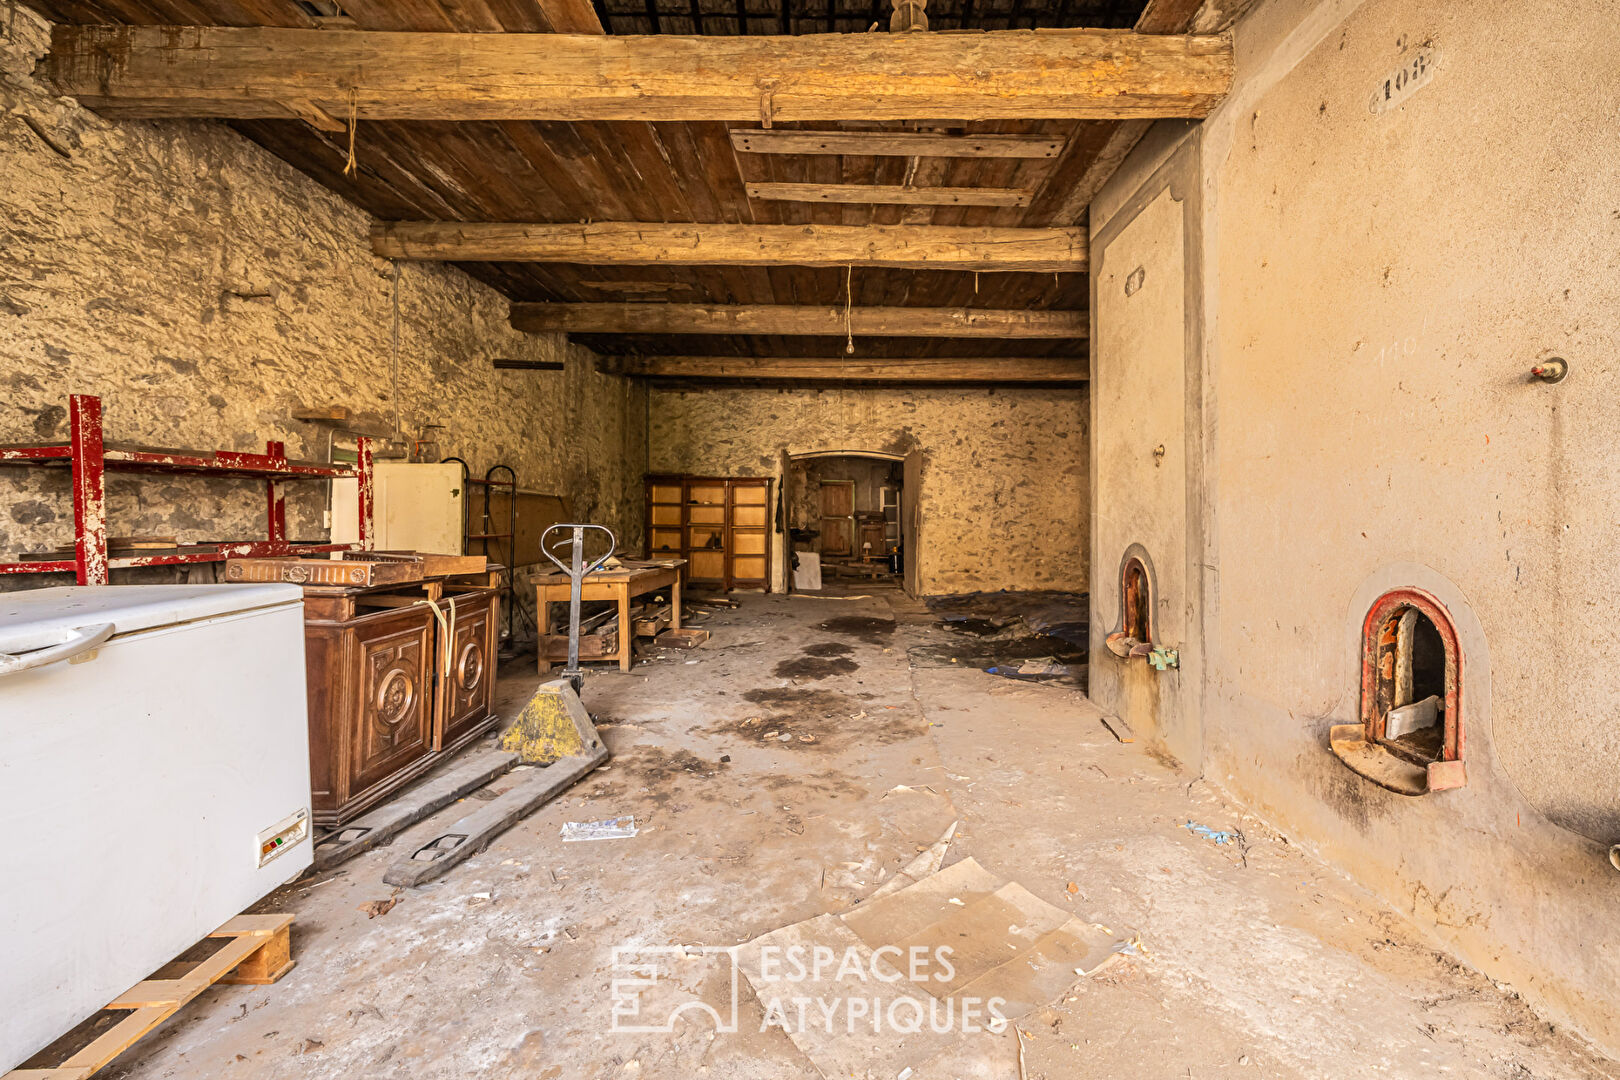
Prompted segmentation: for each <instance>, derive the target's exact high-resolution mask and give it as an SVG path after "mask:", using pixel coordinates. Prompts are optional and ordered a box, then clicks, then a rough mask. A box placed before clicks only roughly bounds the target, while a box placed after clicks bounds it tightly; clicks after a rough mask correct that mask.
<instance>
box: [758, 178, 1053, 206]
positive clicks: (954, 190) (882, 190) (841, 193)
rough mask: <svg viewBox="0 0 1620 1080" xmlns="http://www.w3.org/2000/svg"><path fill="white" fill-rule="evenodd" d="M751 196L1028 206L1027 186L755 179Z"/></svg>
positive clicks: (778, 199)
mask: <svg viewBox="0 0 1620 1080" xmlns="http://www.w3.org/2000/svg"><path fill="white" fill-rule="evenodd" d="M747 189H748V197H749V198H750V199H766V200H769V201H771V202H807V203H853V204H856V205H863V206H864V205H874V206H876V205H884V206H1028V205H1029V201H1030V199H1031V198H1032V197H1033V195H1034V193H1033V192H1031V191H1029V190H1027V189H1025V188H988V187H986V188H981V187H907V186H905V185H904V184H788V183H751V184H749V185H748V186H747Z"/></svg>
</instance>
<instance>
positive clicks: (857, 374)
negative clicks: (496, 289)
mask: <svg viewBox="0 0 1620 1080" xmlns="http://www.w3.org/2000/svg"><path fill="white" fill-rule="evenodd" d="M606 359H607V358H605V357H604V360H606ZM613 359H614V361H615V362H614V363H613V365H612V366H611V367H610V368H608V370H612V371H614V372H615V373H616V374H621V375H630V376H634V377H638V378H646V379H728V380H764V381H779V380H789V381H795V382H895V383H906V382H920V383H941V382H943V383H984V384H1000V383H1062V384H1066V385H1072V384H1077V383H1083V382H1085V381H1086V380H1087V378H1088V361H1087V360H1086V358H1085V357H1066V356H1025V357H1017V356H990V357H982V358H959V357H934V356H930V357H912V358H907V359H899V360H879V359H851V358H848V357H819V356H816V357H808V356H779V357H759V356H638V357H615V358H613Z"/></svg>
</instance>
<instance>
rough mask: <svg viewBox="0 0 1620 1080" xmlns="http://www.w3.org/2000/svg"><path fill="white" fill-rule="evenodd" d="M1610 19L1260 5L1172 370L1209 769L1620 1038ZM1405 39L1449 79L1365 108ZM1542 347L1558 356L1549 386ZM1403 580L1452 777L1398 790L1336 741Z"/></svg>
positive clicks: (1558, 1013)
mask: <svg viewBox="0 0 1620 1080" xmlns="http://www.w3.org/2000/svg"><path fill="white" fill-rule="evenodd" d="M1617 36H1620V5H1615V4H1614V3H1612V2H1610V0H1571V2H1569V3H1553V2H1551V0H1537V2H1525V0H1441V2H1434V0H1430V2H1419V0H1324V2H1306V0H1265V2H1262V3H1261V4H1259V5H1258V6H1257V7H1256V8H1255V9H1254V10H1252V11H1251V12H1250V14H1249V15H1248V16H1246V17H1245V19H1244V20H1243V21H1242V22H1240V23H1239V25H1238V28H1237V32H1236V47H1237V54H1238V77H1237V81H1236V84H1235V86H1234V90H1233V93H1232V95H1231V96H1230V97H1229V99H1228V100H1227V102H1226V103H1225V104H1224V105H1223V106H1222V107H1221V109H1220V110H1218V111H1217V113H1216V114H1215V115H1214V116H1212V117H1211V118H1210V119H1209V120H1208V121H1206V122H1205V124H1204V125H1203V127H1202V130H1201V131H1200V132H1199V133H1197V135H1196V136H1195V138H1196V139H1197V141H1198V144H1199V153H1200V156H1201V160H1202V165H1201V168H1202V173H1203V174H1202V190H1203V209H1202V214H1201V217H1200V218H1199V220H1198V223H1197V226H1198V227H1197V228H1196V229H1195V230H1194V234H1195V235H1194V242H1195V243H1196V244H1197V245H1198V251H1199V254H1198V258H1199V259H1200V261H1201V263H1202V273H1203V286H1202V288H1203V293H1202V317H1203V322H1204V327H1205V331H1204V338H1203V341H1202V343H1201V346H1202V347H1201V348H1198V349H1194V350H1191V352H1190V355H1189V374H1193V373H1196V374H1197V375H1198V376H1199V377H1200V378H1202V379H1203V380H1204V386H1205V393H1204V396H1203V399H1202V400H1201V402H1200V407H1199V409H1198V410H1197V411H1196V412H1195V413H1194V414H1193V422H1194V423H1195V424H1196V427H1197V441H1198V446H1197V448H1196V452H1197V455H1198V457H1199V458H1200V459H1201V460H1200V462H1198V463H1196V464H1199V465H1200V467H1201V468H1202V469H1203V470H1204V477H1205V478H1204V480H1203V481H1202V482H1201V483H1200V485H1199V488H1200V492H1201V497H1202V499H1203V500H1204V502H1205V508H1204V510H1203V511H1202V518H1201V520H1197V521H1193V522H1191V523H1190V525H1189V533H1190V535H1191V534H1192V533H1193V532H1196V531H1197V530H1199V529H1202V530H1203V532H1204V539H1203V541H1202V542H1201V543H1202V545H1203V547H1202V550H1201V552H1200V553H1199V554H1198V556H1197V559H1196V561H1197V562H1199V563H1201V564H1202V565H1203V566H1204V567H1205V570H1204V573H1203V577H1202V580H1201V582H1200V583H1199V585H1198V589H1197V594H1196V597H1195V600H1194V605H1195V607H1196V608H1197V610H1196V612H1195V617H1194V618H1193V619H1192V620H1191V621H1190V622H1189V628H1188V637H1189V641H1192V642H1194V643H1196V644H1198V645H1200V646H1201V647H1202V648H1203V650H1204V652H1205V656H1206V661H1207V674H1206V676H1205V678H1204V681H1203V686H1202V692H1201V702H1202V704H1201V709H1202V724H1203V731H1204V744H1205V754H1204V758H1203V769H1204V772H1205V773H1206V775H1208V776H1209V777H1210V778H1211V779H1213V780H1215V781H1216V782H1218V783H1221V784H1224V785H1225V786H1226V787H1228V788H1229V789H1230V790H1232V791H1233V792H1234V793H1236V794H1237V795H1238V796H1240V797H1241V798H1243V799H1244V800H1246V801H1247V802H1249V803H1250V804H1251V805H1253V806H1255V807H1256V808H1258V809H1259V810H1261V811H1262V812H1264V813H1266V814H1267V815H1268V816H1270V817H1271V818H1272V819H1273V820H1274V821H1275V822H1276V823H1278V824H1279V825H1281V826H1282V827H1283V828H1285V829H1287V830H1288V832H1289V833H1290V835H1291V836H1293V837H1295V838H1296V839H1300V840H1303V841H1304V842H1306V843H1309V844H1312V845H1314V846H1316V847H1317V848H1319V849H1320V850H1321V851H1323V852H1324V853H1325V854H1326V855H1327V856H1328V857H1329V858H1331V859H1333V860H1334V861H1336V862H1337V863H1339V864H1340V865H1342V866H1343V867H1345V868H1346V869H1347V870H1348V871H1349V872H1350V873H1352V874H1353V875H1354V876H1355V877H1356V878H1357V879H1358V880H1360V881H1361V882H1363V883H1365V884H1366V885H1368V886H1369V887H1371V888H1373V889H1374V890H1376V891H1377V892H1379V893H1380V894H1382V895H1383V896H1385V897H1386V898H1387V899H1388V900H1390V901H1391V902H1393V903H1395V904H1397V905H1399V906H1400V907H1401V908H1403V909H1404V910H1406V911H1407V912H1409V913H1410V914H1411V915H1412V916H1413V917H1414V918H1415V919H1416V920H1417V921H1418V922H1419V923H1420V924H1422V925H1425V926H1427V927H1429V928H1430V929H1431V930H1432V931H1433V933H1434V934H1435V936H1436V937H1437V938H1438V939H1439V940H1441V941H1442V942H1444V943H1445V944H1446V945H1447V946H1448V947H1449V948H1451V949H1453V950H1455V951H1456V952H1458V953H1460V954H1461V955H1462V956H1463V957H1464V958H1466V959H1467V960H1468V961H1470V962H1471V963H1473V964H1475V965H1477V966H1479V967H1480V968H1482V969H1483V970H1485V971H1486V972H1487V973H1489V974H1491V975H1492V976H1493V977H1495V978H1497V979H1499V980H1504V981H1506V982H1508V983H1511V984H1512V985H1513V986H1514V987H1515V988H1516V989H1518V990H1520V991H1521V992H1522V993H1524V994H1525V995H1526V997H1527V998H1529V999H1530V1000H1532V1001H1533V1002H1535V1003H1536V1004H1537V1005H1538V1006H1539V1007H1541V1008H1543V1009H1544V1010H1546V1011H1548V1012H1549V1013H1550V1014H1551V1015H1553V1016H1555V1017H1558V1018H1561V1019H1564V1020H1566V1021H1569V1022H1572V1023H1574V1024H1576V1025H1578V1026H1580V1027H1581V1028H1583V1029H1584V1030H1586V1031H1587V1032H1588V1033H1589V1034H1591V1035H1592V1036H1594V1037H1595V1038H1597V1039H1598V1040H1599V1041H1600V1042H1602V1043H1603V1044H1604V1045H1605V1046H1606V1047H1608V1048H1609V1049H1610V1050H1611V1051H1614V1050H1620V1014H1617V1013H1616V1011H1615V1009H1614V1007H1613V1006H1614V1003H1615V1002H1616V1001H1617V1000H1620V948H1617V946H1616V943H1615V942H1614V940H1613V935H1612V934H1610V933H1609V932H1608V929H1607V928H1608V927H1609V926H1611V925H1612V922H1613V911H1614V898H1615V895H1616V889H1617V888H1620V877H1617V875H1616V874H1615V872H1614V871H1613V870H1612V869H1611V868H1610V867H1609V865H1608V863H1607V861H1606V860H1605V859H1604V857H1603V847H1602V845H1601V844H1600V843H1599V841H1600V840H1609V841H1612V840H1620V727H1617V725H1616V724H1615V723H1614V720H1613V716H1614V714H1615V712H1616V710H1617V708H1620V670H1617V669H1616V668H1615V667H1614V665H1612V664H1611V663H1609V662H1608V658H1609V657H1611V656H1613V655H1614V654H1615V653H1616V647H1617V646H1620V625H1617V623H1616V620H1615V619H1614V618H1613V615H1612V609H1613V608H1614V607H1615V606H1616V602H1617V601H1620V564H1617V563H1616V561H1615V559H1614V557H1613V548H1614V538H1615V522H1616V521H1617V520H1620V471H1617V469H1616V450H1615V447H1616V446H1617V445H1620V404H1617V402H1620V394H1617V389H1620V387H1617V385H1616V382H1617V370H1616V361H1615V360H1614V357H1615V356H1616V355H1617V353H1620V319H1617V318H1616V314H1617V312H1620V171H1617V170H1616V168H1615V160H1616V156H1615V138H1614V131H1615V118H1616V117H1617V116H1620V66H1617V65H1616V64H1615V62H1614V51H1613V42H1614V41H1615V40H1616V38H1617ZM1422 46H1432V47H1433V48H1435V49H1437V50H1438V54H1439V63H1438V66H1437V69H1436V74H1435V76H1434V78H1433V80H1432V81H1431V82H1430V83H1428V85H1426V86H1424V87H1423V88H1421V89H1419V90H1418V91H1417V92H1416V93H1415V94H1413V95H1412V96H1411V97H1410V98H1408V99H1407V100H1406V101H1405V102H1404V103H1403V104H1401V105H1400V106H1398V107H1397V108H1395V109H1393V110H1391V111H1388V112H1385V113H1383V114H1376V113H1375V112H1374V111H1373V110H1372V109H1371V108H1370V106H1369V102H1370V99H1371V97H1372V95H1373V93H1374V91H1375V89H1376V88H1377V87H1378V86H1379V84H1380V83H1381V82H1382V80H1383V79H1384V77H1385V76H1386V75H1387V74H1389V73H1390V72H1392V71H1393V70H1395V69H1396V68H1397V67H1398V66H1400V65H1402V64H1403V63H1406V62H1408V61H1409V60H1410V58H1411V56H1412V54H1413V51H1414V50H1415V49H1417V48H1419V47H1422ZM1160 149H1161V150H1162V147H1161V148H1160ZM1144 152H1146V151H1144ZM1141 164H1142V163H1140V162H1139V163H1138V166H1139V167H1138V168H1137V169H1136V170H1135V171H1134V172H1131V173H1128V175H1126V176H1124V177H1122V178H1121V180H1120V182H1119V183H1120V184H1123V185H1130V186H1128V187H1125V188H1123V189H1121V188H1118V187H1116V189H1114V190H1111V191H1110V192H1107V193H1105V196H1104V198H1103V199H1100V200H1099V206H1101V205H1104V204H1106V205H1107V206H1108V207H1109V208H1111V209H1112V208H1117V207H1121V206H1124V205H1125V204H1126V203H1127V202H1128V201H1129V198H1130V197H1131V192H1132V190H1133V188H1134V187H1136V186H1139V185H1140V181H1141V176H1142V174H1143V171H1144V170H1143V168H1142V167H1140V166H1141ZM1096 209H1097V208H1096V207H1094V211H1095V210H1096ZM1094 216H1095V215H1094ZM1095 227H1097V225H1096V223H1095V222H1094V228H1095ZM1551 355H1559V356H1563V357H1567V358H1569V360H1570V361H1571V363H1572V366H1573V373H1572V374H1571V375H1570V377H1569V378H1568V379H1567V380H1566V381H1565V382H1563V383H1561V384H1558V385H1556V386H1548V385H1543V384H1540V383H1537V382H1534V381H1532V380H1531V379H1530V378H1529V377H1528V371H1529V368H1530V367H1531V365H1532V364H1533V363H1535V362H1536V361H1538V360H1541V359H1544V358H1546V357H1548V356H1551ZM1110 362H1111V358H1110V357H1109V356H1108V355H1106V354H1101V353H1099V356H1098V358H1097V363H1098V364H1099V365H1100V366H1102V365H1107V364H1108V363H1110ZM1099 445H1100V446H1101V450H1100V451H1099V453H1100V454H1101V453H1108V452H1109V448H1108V444H1107V442H1106V440H1102V441H1100V443H1099ZM1101 465H1102V463H1101V462H1099V466H1101ZM1102 509H1103V508H1099V512H1102ZM1099 572H1101V570H1100V569H1099ZM1399 585H1415V586H1418V587H1422V588H1426V589H1428V590H1430V591H1431V592H1433V593H1434V594H1435V595H1437V596H1438V597H1440V599H1441V600H1442V601H1443V602H1444V603H1445V604H1446V605H1447V606H1448V607H1449V608H1450V609H1451V611H1452V614H1453V616H1454V617H1455V618H1456V621H1457V623H1458V629H1459V632H1460V633H1461V635H1462V638H1463V653H1464V677H1463V695H1464V700H1463V722H1464V728H1465V735H1466V740H1467V748H1466V754H1465V760H1466V763H1467V770H1468V785H1467V786H1466V787H1465V788H1463V789H1461V790H1457V791H1451V792H1444V793H1435V794H1430V795H1426V796H1422V797H1418V798H1406V797H1403V796H1399V795H1394V794H1391V793H1389V792H1386V791H1384V790H1383V789H1381V788H1378V787H1376V786H1374V785H1372V784H1370V783H1368V782H1366V781H1364V780H1362V779H1360V778H1359V777H1357V776H1355V775H1354V774H1352V773H1350V772H1349V771H1348V770H1347V769H1345V768H1344V767H1343V766H1342V765H1341V764H1340V763H1339V762H1338V760H1337V759H1336V758H1334V757H1333V756H1332V754H1331V753H1330V752H1329V750H1328V746H1327V729H1328V727H1329V726H1330V725H1331V724H1334V723H1346V722H1351V721H1353V720H1354V718H1355V717H1356V713H1357V708H1358V678H1359V659H1358V655H1357V631H1358V630H1359V624H1360V621H1361V619H1362V617H1363V616H1364V614H1365V612H1366V610H1367V607H1368V605H1370V604H1371V602H1372V601H1373V600H1374V599H1375V598H1376V597H1377V596H1378V595H1379V593H1380V592H1381V591H1383V590H1385V589H1388V588H1392V587H1395V586H1399Z"/></svg>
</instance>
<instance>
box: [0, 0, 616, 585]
mask: <svg viewBox="0 0 1620 1080" xmlns="http://www.w3.org/2000/svg"><path fill="white" fill-rule="evenodd" d="M15 26H16V31H17V33H16V37H15V38H13V39H11V40H0V388H3V392H0V442H30V441H40V440H48V439H56V438H64V437H65V435H66V432H67V414H66V407H67V399H68V395H69V394H72V393H88V394H97V395H100V396H101V398H102V404H103V408H104V424H105V430H106V433H107V438H108V439H111V440H117V441H123V442H133V443H141V444H146V445H157V446H170V447H187V448H197V449H237V450H260V451H262V450H263V449H264V444H265V442H266V441H267V440H281V441H284V442H285V443H286V444H287V450H288V453H289V454H290V455H292V456H294V457H301V458H305V459H310V460H326V457H327V452H328V448H327V438H328V432H327V430H326V429H325V428H320V427H317V426H315V425H311V424H308V423H303V422H300V421H297V420H294V419H293V418H292V414H293V412H294V411H296V410H298V409H301V408H312V407H323V406H329V405H343V406H347V407H348V408H349V409H350V410H351V413H352V414H355V415H357V416H359V417H360V418H362V419H365V420H369V421H371V422H373V423H378V424H383V425H385V426H388V427H391V426H392V425H393V424H394V422H395V419H396V413H397V417H398V421H399V423H400V426H401V427H402V428H403V430H404V431H405V433H406V434H407V435H415V434H417V433H418V432H420V431H421V430H422V429H423V427H424V426H425V425H428V424H440V425H443V427H442V428H440V429H437V430H435V431H432V432H431V433H430V434H431V435H432V437H433V438H435V439H436V441H437V448H436V454H435V458H437V457H439V456H447V455H456V456H460V457H463V458H465V459H466V460H467V461H468V462H469V463H470V465H471V466H472V468H473V470H474V475H478V476H481V475H482V474H483V471H484V469H485V468H487V467H488V466H490V465H492V464H494V463H496V462H505V463H507V464H510V465H511V466H513V467H514V468H515V469H516V471H517V475H518V480H519V482H520V484H521V485H522V486H523V487H525V488H529V489H531V490H538V491H544V492H552V493H559V494H564V495H568V496H569V497H571V498H572V500H573V504H574V508H575V512H576V513H577V514H578V515H579V516H581V517H582V518H584V519H586V520H593V521H602V522H605V523H607V524H610V525H612V526H613V527H614V529H615V530H616V531H619V530H623V532H621V535H627V536H628V537H629V538H630V540H631V541H632V542H633V543H634V544H635V545H636V546H637V547H639V545H640V539H639V538H640V533H641V528H642V518H643V512H642V508H641V503H642V496H641V472H642V466H643V463H644V461H645V455H646V449H645V447H646V443H645V409H646V406H645V392H644V391H643V390H642V389H641V388H640V387H639V386H638V385H637V384H635V383H633V382H631V381H630V380H626V379H622V378H618V377H613V376H605V375H599V374H596V373H595V372H594V371H593V370H592V367H591V364H590V362H589V356H590V354H589V353H588V352H586V351H585V350H583V349H580V348H577V347H573V346H570V345H568V344H567V343H566V342H565V341H564V339H563V338H562V337H561V336H560V335H546V336H541V335H529V334H519V333H515V332H513V331H512V330H511V329H510V328H509V327H508V326H507V325H506V303H505V301H504V299H503V298H502V297H500V296H499V295H497V294H496V293H495V292H494V291H493V290H491V289H489V288H487V287H485V286H484V285H482V284H480V283H478V282H475V281H473V280H472V279H471V278H469V277H467V276H466V275H465V274H462V273H461V272H460V271H457V270H455V269H452V268H450V267H445V266H438V265H434V264H405V265H402V266H401V267H400V280H399V360H398V366H397V372H396V369H395V365H394V362H393V356H392V328H393V305H392V296H393V287H392V286H393V283H392V267H391V265H390V264H389V263H388V262H386V261H385V260H380V259H377V258H374V257H373V256H372V255H371V252H370V245H369V241H368V238H367V227H368V224H369V219H368V218H367V215H365V214H364V213H362V212H361V211H359V210H358V209H356V208H355V207H353V206H351V205H349V204H347V203H345V202H344V201H343V200H342V199H340V198H338V197H337V196H336V195H333V194H331V193H330V192H328V191H326V190H325V189H323V188H321V187H320V186H318V185H317V184H315V183H314V182H313V181H311V180H309V179H308V178H306V177H304V176H303V175H302V174H300V173H298V172H296V171H295V170H294V169H292V168H291V167H290V166H288V165H286V164H284V163H283V162H281V161H279V160H277V159H275V158H273V157H271V156H270V155H269V154H268V153H266V152H265V151H263V150H261V149H260V148H259V147H257V146H255V145H253V144H252V143H250V142H248V141H247V140H246V139H243V138H241V137H240V136H238V135H236V134H235V133H233V132H232V131H230V130H229V129H228V128H226V127H225V126H224V125H221V124H215V123H201V122H184V123H179V122H169V123H134V122H123V123H109V122H106V121H103V120H101V119H100V118H98V117H96V116H95V115H93V114H91V113H89V112H86V111H84V110H82V109H80V108H78V107H77V106H76V105H75V104H74V103H73V102H72V100H71V99H60V98H56V97H53V96H51V95H49V94H48V93H46V92H45V91H44V89H43V88H42V87H40V86H39V85H38V84H36V83H35V82H34V81H33V78H32V71H33V66H34V61H35V58H36V57H37V56H38V55H39V54H41V53H43V52H44V50H45V48H46V44H47V35H46V27H45V24H44V23H43V22H41V21H40V20H38V19H37V18H36V17H35V16H34V15H33V14H31V13H30V12H28V11H27V10H25V9H19V10H18V11H17V12H16V15H15ZM495 357H509V358H515V359H523V360H552V361H562V362H564V364H565V365H566V367H565V370H563V371H561V372H545V371H497V370H494V369H493V368H492V367H491V363H490V362H491V360H492V359H494V358H495ZM396 387H397V394H396ZM108 488H109V490H108V495H109V524H110V532H111V533H112V534H114V535H143V534H144V535H164V536H170V535H172V536H176V537H177V538H178V539H180V540H181V542H186V541H190V540H217V539H252V538H262V537H263V536H264V535H265V532H264V529H265V525H264V513H263V511H264V493H263V492H264V489H263V485H262V484H260V483H257V482H242V481H221V480H210V481H202V480H193V479H185V478H173V477H118V476H114V477H111V478H110V480H109V485H108ZM289 488H290V489H291V491H290V493H289V505H288V535H289V536H291V537H293V538H295V539H310V538H315V537H322V536H324V535H325V528H324V524H323V511H324V509H325V506H326V494H325V491H324V488H325V485H323V484H316V483H311V484H302V485H300V484H291V485H289ZM71 539H72V502H71V498H70V496H69V487H68V476H67V473H66V471H65V470H42V469H18V468H7V469H3V470H0V558H6V559H9V558H13V557H15V555H16V554H17V553H18V552H21V551H32V550H38V549H42V548H49V547H53V546H57V545H61V544H66V543H70V542H71ZM200 569H201V572H202V573H204V574H208V573H210V568H208V567H203V568H200ZM120 573H122V572H115V574H120ZM146 573H156V572H155V571H153V572H146ZM163 573H171V574H172V573H174V572H172V571H164V572H163ZM18 580H21V581H23V583H24V584H28V585H39V584H45V583H46V579H45V578H43V577H40V578H32V577H31V578H28V579H18ZM51 583H55V582H54V580H53V581H52V582H51Z"/></svg>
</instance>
